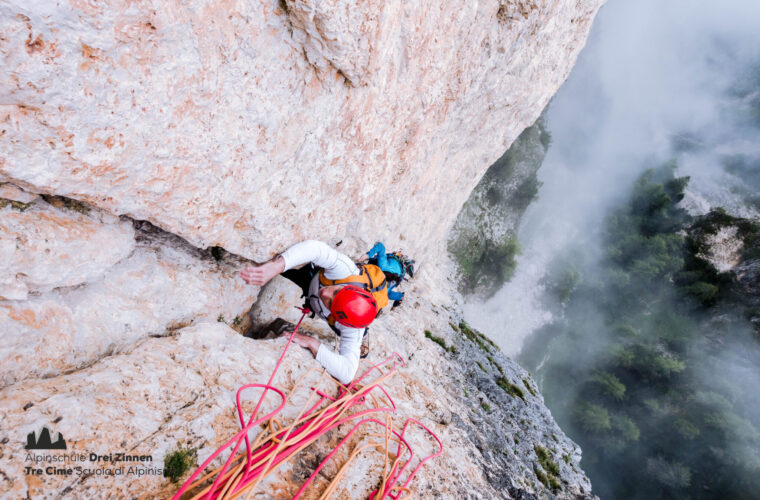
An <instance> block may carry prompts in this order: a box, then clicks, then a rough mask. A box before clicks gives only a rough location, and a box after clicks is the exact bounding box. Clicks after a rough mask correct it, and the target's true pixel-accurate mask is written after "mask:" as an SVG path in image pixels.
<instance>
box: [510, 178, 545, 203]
mask: <svg viewBox="0 0 760 500" xmlns="http://www.w3.org/2000/svg"><path fill="white" fill-rule="evenodd" d="M540 186H541V183H540V182H538V178H537V177H536V175H535V174H533V175H531V176H528V177H526V178H525V179H524V180H523V181H522V182H521V183H520V185H519V186H517V190H515V192H514V193H513V194H512V197H511V198H510V199H509V204H510V205H511V206H512V208H514V209H515V210H525V209H526V208H528V205H530V202H531V201H533V200H534V199H535V198H536V196H537V195H538V188H539V187H540Z"/></svg>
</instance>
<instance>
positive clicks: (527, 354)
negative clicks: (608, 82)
mask: <svg viewBox="0 0 760 500" xmlns="http://www.w3.org/2000/svg"><path fill="white" fill-rule="evenodd" d="M676 172H677V165H676V164H675V162H668V163H666V164H663V165H659V166H657V167H655V168H652V169H649V170H647V171H646V172H645V173H644V174H642V175H641V176H640V177H639V178H638V180H636V182H635V184H634V186H633V187H632V189H631V190H630V196H629V197H628V198H627V199H624V200H623V201H622V202H621V203H620V206H619V208H617V209H616V210H614V211H613V212H612V213H611V214H610V215H609V216H608V217H607V219H606V221H605V223H604V225H603V227H602V228H601V229H600V230H601V233H602V234H601V238H600V241H601V242H602V243H601V245H600V247H599V248H598V249H597V250H596V251H594V250H589V249H588V247H581V245H580V244H579V245H578V246H577V248H568V249H567V250H566V252H565V254H564V255H563V256H562V257H561V258H559V259H557V261H555V263H554V265H553V268H552V271H551V272H550V273H549V278H547V282H546V283H545V285H546V287H547V289H548V290H549V291H550V293H549V295H550V296H551V300H553V301H555V302H556V304H555V310H557V309H559V310H561V311H562V313H561V314H559V315H555V319H554V321H553V322H552V323H550V324H549V325H546V326H544V327H543V328H542V329H540V330H539V331H537V332H536V333H535V334H534V335H533V336H532V337H531V338H530V339H529V341H528V342H527V343H526V345H525V346H524V349H523V352H522V354H521V361H522V362H523V363H524V366H526V367H527V368H529V369H531V370H532V371H533V372H534V373H535V374H536V376H537V378H538V379H539V380H540V381H541V384H542V387H541V390H542V392H543V393H544V395H545V397H546V401H547V404H548V405H549V406H550V408H551V410H552V413H553V414H554V415H555V418H557V420H558V422H559V423H560V425H561V426H562V428H563V429H565V430H566V431H567V432H568V434H569V435H570V436H571V437H572V438H573V439H574V440H576V441H577V442H578V443H579V444H580V445H581V447H582V449H583V461H582V465H583V468H584V470H585V471H586V472H587V473H588V474H589V476H590V478H591V480H592V483H593V484H594V489H595V493H596V494H598V495H599V496H600V497H601V498H641V499H651V498H686V497H688V498H733V499H741V498H757V495H758V492H760V432H759V431H758V429H759V428H760V396H759V394H760V389H759V384H760V334H759V333H758V332H757V331H756V328H753V326H752V322H751V321H750V320H751V318H752V317H753V314H754V315H756V314H757V310H756V307H753V303H752V300H753V298H752V297H751V296H749V295H748V293H747V289H746V287H742V285H741V283H740V282H739V280H738V279H737V277H736V274H735V273H733V272H730V271H729V272H722V273H721V272H718V270H717V269H716V268H715V267H713V265H712V264H711V263H710V262H709V260H708V259H707V258H706V256H707V255H708V254H709V252H710V248H709V244H708V242H709V241H710V238H714V237H715V235H716V234H718V232H719V231H720V230H721V228H731V230H732V231H735V233H736V234H735V236H734V237H735V238H737V239H740V240H741V250H740V251H739V256H738V258H739V259H740V261H741V262H742V263H747V262H752V261H757V260H758V259H760V251H758V248H760V227H758V224H757V223H756V222H753V221H751V220H747V219H740V218H737V217H733V216H731V215H729V214H728V213H726V212H725V211H724V210H722V209H719V208H716V209H713V210H712V211H711V212H710V213H708V214H706V215H704V216H701V217H692V216H690V215H689V214H687V213H686V212H685V211H684V210H683V209H682V208H680V207H679V204H678V202H679V201H680V200H681V199H682V198H683V196H684V190H685V188H686V187H687V185H688V182H689V179H688V178H687V177H677V176H676ZM547 345H548V348H547ZM567 381H574V382H572V385H569V384H568V382H567Z"/></svg>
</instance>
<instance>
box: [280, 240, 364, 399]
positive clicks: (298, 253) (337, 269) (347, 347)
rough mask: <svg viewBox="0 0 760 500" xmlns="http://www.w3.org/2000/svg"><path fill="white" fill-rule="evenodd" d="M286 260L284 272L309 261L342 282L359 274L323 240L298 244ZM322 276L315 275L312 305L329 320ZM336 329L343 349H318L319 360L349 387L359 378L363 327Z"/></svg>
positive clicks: (328, 275) (353, 265)
mask: <svg viewBox="0 0 760 500" xmlns="http://www.w3.org/2000/svg"><path fill="white" fill-rule="evenodd" d="M282 258H283V259H284V260H285V271H287V270H288V269H292V268H294V267H298V266H300V265H302V264H306V263H308V262H312V263H314V265H316V266H319V267H321V268H323V269H324V270H325V277H326V278H328V279H331V280H339V279H343V278H347V277H349V276H354V275H357V274H359V273H360V271H359V268H358V267H356V264H354V262H353V261H352V260H351V259H350V258H348V257H347V256H345V255H343V254H342V253H340V252H338V251H337V250H335V249H334V248H332V247H330V246H328V245H327V244H325V243H323V242H321V241H315V240H307V241H303V242H301V243H297V244H295V245H293V246H292V247H290V248H288V249H287V250H286V251H285V252H283V253H282ZM318 291H319V276H318V275H317V276H314V278H312V280H311V284H310V285H309V305H310V306H311V310H312V311H314V312H315V313H316V314H318V315H319V316H320V317H322V318H323V319H325V320H327V317H328V316H329V315H330V310H329V309H328V308H327V307H326V306H325V304H324V303H323V302H322V300H321V299H320V298H319V294H318V293H317V292H318ZM335 327H336V328H337V329H338V331H339V332H340V347H339V349H338V352H337V353H336V352H334V351H332V350H331V349H329V348H327V347H326V346H325V345H324V344H321V345H320V346H319V350H318V351H317V361H318V362H319V363H320V364H321V365H322V366H323V367H324V368H325V369H326V370H327V373H329V374H330V375H332V376H333V377H335V378H336V379H338V380H339V381H340V382H341V383H342V384H348V383H350V382H351V381H352V380H353V379H354V376H355V375H356V370H357V369H358V368H359V355H360V353H361V346H362V337H363V336H364V331H365V329H364V328H351V327H349V326H345V325H341V324H340V323H338V322H336V323H335Z"/></svg>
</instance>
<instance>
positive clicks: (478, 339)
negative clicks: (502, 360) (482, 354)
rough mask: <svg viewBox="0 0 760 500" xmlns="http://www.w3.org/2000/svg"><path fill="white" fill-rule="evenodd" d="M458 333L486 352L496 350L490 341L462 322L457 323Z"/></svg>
mask: <svg viewBox="0 0 760 500" xmlns="http://www.w3.org/2000/svg"><path fill="white" fill-rule="evenodd" d="M459 331H461V332H462V334H463V335H464V336H465V337H467V338H468V339H469V340H471V341H472V342H474V343H475V344H477V345H478V347H480V348H481V349H483V350H484V351H486V352H491V348H494V349H498V347H497V346H496V344H494V343H493V341H492V340H491V339H489V338H488V337H486V336H485V335H483V334H482V333H480V332H479V331H477V330H474V329H472V328H470V327H469V326H468V325H467V323H465V322H464V321H462V322H460V323H459ZM494 364H495V363H494Z"/></svg>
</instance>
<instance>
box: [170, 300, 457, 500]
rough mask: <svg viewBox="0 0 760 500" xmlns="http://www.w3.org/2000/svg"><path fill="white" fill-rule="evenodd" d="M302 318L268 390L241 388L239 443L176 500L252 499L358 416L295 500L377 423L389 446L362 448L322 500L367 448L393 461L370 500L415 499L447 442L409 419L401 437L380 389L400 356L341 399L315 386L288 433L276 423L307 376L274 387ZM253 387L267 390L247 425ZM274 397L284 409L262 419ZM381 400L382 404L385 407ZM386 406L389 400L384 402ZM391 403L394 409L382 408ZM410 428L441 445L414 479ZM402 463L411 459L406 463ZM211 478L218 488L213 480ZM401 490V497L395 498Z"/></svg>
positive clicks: (342, 390)
mask: <svg viewBox="0 0 760 500" xmlns="http://www.w3.org/2000/svg"><path fill="white" fill-rule="evenodd" d="M302 312H303V315H302V316H301V319H300V320H299V321H298V324H297V325H296V327H295V329H294V330H293V332H292V333H291V334H290V338H289V339H288V342H287V344H286V345H285V349H284V350H283V351H282V354H281V355H280V359H279V360H278V361H277V364H276V365H275V368H274V371H273V372H272V375H271V376H270V377H269V381H268V382H267V383H266V384H247V385H244V386H242V387H240V389H238V391H237V395H236V398H235V399H236V404H237V411H238V417H239V420H240V426H241V427H242V429H241V430H240V431H239V432H238V433H237V434H235V436H234V437H233V438H232V439H230V440H229V441H227V442H226V443H225V444H223V445H222V446H221V447H220V448H219V449H217V450H216V451H215V452H214V453H212V454H211V455H210V456H209V457H208V458H207V459H206V460H205V461H204V462H203V463H202V464H201V465H200V467H198V469H196V471H195V472H193V473H192V474H191V475H190V477H189V478H188V479H187V480H186V481H185V483H184V484H183V485H182V487H181V488H180V489H179V491H177V492H176V493H175V494H174V496H173V497H172V500H179V499H180V498H181V497H182V496H183V494H184V493H185V492H187V491H188V490H191V491H197V490H200V491H198V492H197V494H196V495H195V496H194V497H193V498H198V497H202V498H203V499H204V500H211V499H214V500H224V499H230V498H238V497H241V496H242V495H244V494H248V495H250V494H251V493H252V491H253V490H254V489H255V488H256V486H257V485H258V484H259V483H260V482H261V480H262V479H264V478H265V477H266V476H267V475H268V474H269V473H271V472H272V471H274V470H275V469H276V468H277V467H279V466H280V465H282V464H283V463H284V462H285V461H286V460H287V459H288V458H290V457H291V456H293V455H295V454H296V453H298V452H299V451H301V450H303V449H304V448H306V447H307V446H309V445H310V444H312V443H314V442H315V441H316V440H318V439H319V438H320V437H322V436H324V435H325V434H326V433H328V432H330V431H332V430H333V429H336V428H340V426H341V425H342V424H345V423H347V422H350V421H352V420H355V419H357V418H358V417H363V418H362V419H361V420H359V421H358V422H357V423H356V424H355V425H354V426H353V428H352V429H351V430H350V431H349V432H348V433H347V434H346V435H345V437H344V438H343V439H342V440H341V441H340V442H339V443H338V445H337V446H336V447H335V448H334V449H333V450H332V451H331V452H330V453H328V454H327V456H326V457H325V458H324V460H322V462H320V464H319V465H318V466H317V468H316V469H315V470H314V472H312V474H311V476H309V478H308V479H307V480H306V482H305V483H303V484H302V485H301V488H300V489H299V490H298V491H297V492H296V494H295V495H294V496H293V499H294V500H295V499H297V498H299V497H300V496H301V495H302V494H303V492H304V490H305V489H306V488H307V487H308V486H309V485H310V484H311V483H312V482H313V481H314V479H315V478H316V477H317V475H318V474H320V471H321V470H322V468H323V467H324V466H325V464H326V463H327V461H328V460H330V459H331V458H332V457H333V456H334V455H335V454H336V453H337V452H338V450H339V449H340V448H341V447H342V446H343V445H344V443H346V442H347V441H349V439H350V438H351V436H352V435H353V434H354V433H355V432H356V431H357V430H358V429H360V428H361V427H363V426H364V425H365V424H369V423H375V424H379V425H381V426H382V427H381V428H384V430H385V432H384V434H380V435H379V436H380V437H383V435H384V436H385V442H384V444H383V442H382V441H381V442H374V441H371V440H370V442H369V443H367V444H366V445H363V446H362V447H359V448H357V449H355V450H354V452H353V453H351V455H349V458H348V460H347V461H346V462H345V463H344V464H343V466H342V467H341V468H340V470H339V471H338V473H337V474H336V475H335V477H334V478H333V480H332V481H331V482H330V484H329V485H328V487H327V490H326V491H325V492H324V494H323V497H329V496H331V494H332V492H333V491H334V490H335V488H336V486H337V484H338V483H337V482H338V481H339V480H340V478H341V476H342V475H343V474H344V473H345V471H346V470H347V469H346V467H347V465H348V464H349V463H350V462H351V461H352V460H353V459H354V458H355V457H356V456H357V455H358V453H359V452H361V451H362V450H364V449H365V448H367V447H373V448H377V449H380V450H384V451H385V453H384V458H385V464H386V465H387V464H389V461H392V462H391V463H390V467H383V473H382V477H381V478H380V479H381V482H380V486H379V488H378V489H376V490H374V491H372V492H371V493H370V495H369V496H370V498H375V499H378V500H382V499H384V498H399V497H400V496H401V493H407V494H408V493H409V492H410V490H409V485H410V484H411V482H412V480H413V479H414V477H415V476H416V475H417V473H418V472H419V470H420V469H421V468H422V466H423V465H425V463H426V462H428V461H429V460H432V459H434V458H436V457H438V456H440V455H441V454H442V453H443V443H441V440H440V439H439V438H438V436H436V435H435V433H433V431H431V430H430V429H429V428H428V427H427V426H425V425H424V424H422V423H421V422H420V421H419V420H416V419H414V418H407V419H406V422H405V423H404V426H403V428H402V429H401V430H400V431H398V430H396V429H395V428H394V426H393V425H392V420H391V418H390V413H393V412H395V411H396V404H395V403H394V402H393V399H391V397H390V395H389V394H388V392H387V391H386V390H385V388H383V386H382V385H380V384H381V383H382V382H384V381H385V380H387V379H389V377H391V376H393V375H394V373H395V372H396V370H397V367H396V363H397V360H400V363H401V365H402V366H403V364H404V361H403V359H401V356H399V355H398V354H397V353H395V352H394V353H393V355H392V356H391V357H389V358H388V359H386V360H385V361H383V362H381V363H380V364H378V365H375V364H373V363H370V365H371V367H370V368H369V369H368V370H367V371H366V372H364V374H363V375H361V376H360V377H358V378H357V379H355V380H354V381H353V382H352V383H351V384H349V385H347V386H344V385H342V384H337V382H335V383H336V384H337V385H338V394H337V397H333V396H330V395H328V394H327V393H325V392H323V391H320V390H319V389H317V388H316V387H312V388H311V393H310V396H309V398H308V399H307V400H306V403H305V404H304V406H303V409H302V410H301V411H300V413H299V414H298V415H297V416H296V417H295V419H293V420H292V423H291V424H290V425H289V426H287V427H284V426H283V424H282V423H281V422H280V421H278V420H277V419H275V415H276V414H277V413H279V412H280V411H281V410H282V409H283V408H284V407H285V404H286V403H287V402H289V401H291V396H292V395H293V393H294V392H295V390H296V388H298V387H299V385H301V382H302V380H303V378H304V377H305V376H304V377H302V378H301V379H299V380H298V381H297V382H296V384H295V387H294V388H293V389H292V390H291V392H290V393H289V394H288V395H287V396H286V395H285V393H283V392H282V391H281V390H279V389H277V388H276V387H274V386H273V385H272V381H273V380H274V378H275V375H276V374H277V370H278V369H279V368H280V365H281V364H282V361H283V358H284V357H285V353H286V352H287V351H288V347H290V344H291V342H292V341H293V337H294V336H295V334H296V332H297V331H298V328H299V326H300V325H301V322H302V321H303V319H304V317H305V316H306V314H307V313H308V310H305V309H302ZM389 362H392V367H391V368H390V369H389V370H388V371H384V370H383V368H382V367H383V365H385V364H387V363H389ZM310 371H311V370H309V371H308V372H307V374H308V373H309V372H310ZM373 371H378V372H380V376H379V377H377V378H376V379H375V380H372V381H365V382H363V385H361V386H360V384H362V381H363V380H364V379H365V378H366V377H367V376H368V375H369V374H370V373H372V372H373ZM324 373H325V372H324V370H323V371H322V374H323V375H324ZM321 380H322V379H321V378H320V381H321ZM253 387H258V388H262V389H264V391H263V393H262V394H261V397H260V398H259V402H258V404H257V405H256V408H255V409H254V411H253V413H252V414H251V416H250V418H249V419H248V422H247V423H246V421H245V418H244V415H243V407H242V404H241V401H240V394H241V392H242V391H243V390H245V389H248V388H253ZM375 389H377V390H378V392H380V394H378V395H377V397H376V396H375V394H376V393H375V394H373V391H374V390H375ZM267 391H272V392H274V393H275V394H277V395H278V396H279V397H280V399H281V403H280V404H279V406H278V407H277V408H276V409H275V410H273V411H272V412H270V413H269V414H267V415H265V416H263V417H259V418H256V416H257V414H258V412H259V408H261V405H262V403H263V402H264V397H265V396H266V394H267ZM314 395H317V396H319V397H320V400H319V401H318V402H317V403H316V404H312V397H313V396H314ZM367 396H369V397H367ZM378 398H380V400H379V401H378ZM383 399H384V400H385V401H383ZM386 401H387V404H388V406H383V404H384V403H385V402H386ZM373 402H374V403H373ZM364 405H366V408H365V409H361V408H363V407H364ZM352 407H359V409H360V411H356V410H354V411H351V412H349V411H348V410H350V409H351V408H352ZM380 412H387V413H386V415H387V417H386V419H385V422H383V421H380V420H377V419H376V418H373V417H372V416H371V415H373V414H378V413H380ZM262 423H264V428H263V430H262V431H261V432H259V434H258V435H257V437H256V439H255V441H254V442H253V443H251V442H250V441H249V438H248V434H249V432H250V431H251V430H252V429H256V428H257V426H259V424H262ZM410 424H416V425H417V426H419V427H420V428H421V429H423V430H424V431H425V432H426V433H427V435H428V436H430V437H431V438H433V439H434V440H435V443H436V444H437V448H438V450H437V451H435V452H434V453H431V454H430V455H427V456H425V457H419V458H417V459H416V462H417V466H416V467H414V469H412V470H411V472H407V470H408V469H410V468H411V467H410V466H411V465H412V463H413V462H412V461H413V457H416V456H418V454H415V453H414V451H413V449H412V447H411V445H410V444H409V442H410V441H411V439H409V438H408V437H407V431H408V429H409V426H410ZM367 437H372V435H369V436H367ZM391 441H392V442H393V443H394V444H395V443H398V447H397V448H396V450H395V453H393V452H392V451H391V447H390V442H391ZM243 442H245V453H241V454H240V455H238V454H237V451H238V450H239V449H240V447H241V446H242V444H243ZM402 446H403V448H402ZM230 449H231V452H229V458H227V460H226V462H224V464H223V465H221V466H220V467H218V468H216V469H214V470H212V471H211V472H209V473H208V474H205V475H203V476H201V473H202V472H203V471H204V470H205V469H206V467H208V466H209V465H210V464H211V463H212V462H213V461H214V460H216V459H217V458H218V457H219V456H220V455H221V454H222V453H224V452H226V451H227V450H230ZM391 453H393V456H395V457H396V458H395V460H394V459H393V458H392V455H391ZM401 457H408V458H405V459H402V458H401ZM405 472H407V478H406V481H403V482H402V479H401V478H402V474H403V473H405ZM212 477H213V481H212V480H211V478H212ZM209 483H211V484H209ZM394 491H395V492H397V493H396V494H395V495H394Z"/></svg>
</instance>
